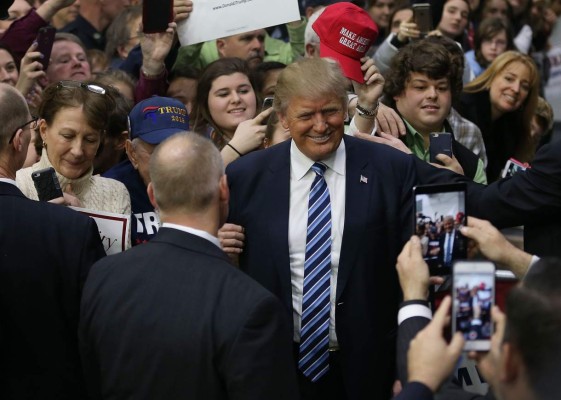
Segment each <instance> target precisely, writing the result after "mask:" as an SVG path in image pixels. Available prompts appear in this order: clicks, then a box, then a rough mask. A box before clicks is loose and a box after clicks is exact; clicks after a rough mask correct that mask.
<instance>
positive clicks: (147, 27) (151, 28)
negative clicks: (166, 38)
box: [142, 0, 173, 33]
mask: <svg viewBox="0 0 561 400" xmlns="http://www.w3.org/2000/svg"><path fill="white" fill-rule="evenodd" d="M172 20H173V1H172V0H144V1H143V3H142V31H143V32H144V33H156V32H165V31H166V29H167V28H168V24H169V23H170V22H171V21H172Z"/></svg>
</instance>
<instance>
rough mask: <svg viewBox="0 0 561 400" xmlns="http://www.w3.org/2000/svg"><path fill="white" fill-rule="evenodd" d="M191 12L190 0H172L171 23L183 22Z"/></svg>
mask: <svg viewBox="0 0 561 400" xmlns="http://www.w3.org/2000/svg"><path fill="white" fill-rule="evenodd" d="M192 11H193V2H192V1H191V0H173V16H174V18H173V21H174V22H175V23H177V24H178V23H180V22H181V21H185V20H186V19H187V18H189V14H191V12H192Z"/></svg>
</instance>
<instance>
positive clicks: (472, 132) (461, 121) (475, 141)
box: [446, 108, 487, 167]
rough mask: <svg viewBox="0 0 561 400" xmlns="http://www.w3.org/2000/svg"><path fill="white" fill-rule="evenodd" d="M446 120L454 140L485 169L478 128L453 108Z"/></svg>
mask: <svg viewBox="0 0 561 400" xmlns="http://www.w3.org/2000/svg"><path fill="white" fill-rule="evenodd" d="M446 119H447V120H448V123H449V124H450V127H451V128H452V131H453V132H454V138H455V139H456V140H457V141H458V142H460V143H461V144H463V145H464V146H465V147H467V148H468V149H470V150H471V151H472V152H473V153H474V154H475V155H477V156H478V157H479V158H480V159H481V160H482V161H483V164H484V165H485V167H487V153H486V151H485V143H484V142H483V135H482V134H481V130H480V129H479V127H478V126H477V125H475V124H474V123H473V122H471V121H469V120H467V119H465V118H464V117H462V116H461V115H460V113H458V112H457V111H456V110H455V109H454V108H451V109H450V114H448V118H446Z"/></svg>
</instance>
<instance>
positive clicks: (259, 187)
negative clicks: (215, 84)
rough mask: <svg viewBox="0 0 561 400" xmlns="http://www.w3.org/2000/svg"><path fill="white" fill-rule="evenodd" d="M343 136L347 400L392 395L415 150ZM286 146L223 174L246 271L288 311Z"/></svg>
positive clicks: (341, 295)
mask: <svg viewBox="0 0 561 400" xmlns="http://www.w3.org/2000/svg"><path fill="white" fill-rule="evenodd" d="M344 141H345V146H346V187H345V188H340V190H345V198H346V200H345V226H344V231H343V239H342V245H341V255H340V261H339V272H338V283H337V294H336V296H337V301H336V304H337V306H336V317H335V318H336V321H337V322H336V331H337V338H338V341H339V346H340V348H341V358H342V366H343V374H344V380H345V387H346V388H347V395H348V397H349V398H353V399H363V398H369V399H372V398H388V397H389V396H390V393H391V384H392V382H393V380H394V378H395V369H394V367H395V335H396V315H397V309H398V304H399V300H400V291H399V284H398V279H397V273H396V270H395V263H396V258H397V255H398V254H399V252H400V250H401V248H402V246H403V244H404V242H405V241H406V240H407V239H408V238H409V237H410V235H411V234H412V227H413V211H412V205H413V204H412V190H411V188H412V187H413V185H414V183H415V181H416V172H415V167H414V161H413V157H412V156H410V155H406V154H403V153H401V152H398V151H396V150H394V149H392V148H390V147H387V146H383V145H377V144H374V143H370V142H366V141H363V140H359V139H355V138H353V137H348V136H345V137H344ZM290 143H291V141H287V142H284V143H281V144H278V145H276V146H273V147H272V148H270V149H267V150H263V151H257V152H254V153H251V154H248V155H247V156H244V157H243V158H241V159H239V160H238V161H236V162H234V163H232V164H230V165H229V166H228V168H227V175H228V180H229V185H230V195H231V198H230V217H229V220H230V222H232V223H236V224H239V225H242V226H244V227H245V230H246V242H245V247H244V251H243V253H242V254H241V257H240V267H241V268H242V269H243V270H244V271H246V272H247V273H248V274H249V275H251V276H252V277H253V278H255V279H256V280H257V281H258V282H260V283H261V284H262V285H263V286H265V287H266V288H267V289H269V290H270V291H271V292H273V293H274V294H276V295H277V296H278V297H279V298H280V299H281V301H282V303H283V305H284V306H285V308H286V312H287V313H289V315H290V316H291V317H292V287H291V275H290V262H289V246H288V219H289V199H290ZM361 177H363V178H366V179H361ZM365 181H366V182H365ZM336 190H339V188H337V189H336ZM380 371H382V372H380Z"/></svg>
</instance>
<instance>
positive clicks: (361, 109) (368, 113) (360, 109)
mask: <svg viewBox="0 0 561 400" xmlns="http://www.w3.org/2000/svg"><path fill="white" fill-rule="evenodd" d="M379 105H380V102H379V101H378V102H377V103H376V107H374V109H373V110H368V109H366V108H364V107H362V106H361V105H360V104H358V102H357V103H356V112H357V113H358V115H360V116H361V117H366V118H368V117H375V116H376V114H377V113H378V106H379Z"/></svg>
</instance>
